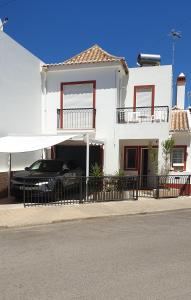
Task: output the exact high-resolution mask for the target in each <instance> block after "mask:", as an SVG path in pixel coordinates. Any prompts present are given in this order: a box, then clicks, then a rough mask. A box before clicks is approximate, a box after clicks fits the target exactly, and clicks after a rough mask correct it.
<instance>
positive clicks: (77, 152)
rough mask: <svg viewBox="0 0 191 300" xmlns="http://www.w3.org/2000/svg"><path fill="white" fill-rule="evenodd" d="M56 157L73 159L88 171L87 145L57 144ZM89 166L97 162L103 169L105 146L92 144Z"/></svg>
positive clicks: (72, 160)
mask: <svg viewBox="0 0 191 300" xmlns="http://www.w3.org/2000/svg"><path fill="white" fill-rule="evenodd" d="M55 158H56V159H62V160H64V161H71V162H73V163H74V164H75V165H77V166H79V167H80V168H81V169H82V170H83V171H84V175H85V173H86V146H85V145H75V146H68V145H64V146H63V145H57V146H55ZM89 162H90V163H89V168H90V173H91V167H92V166H93V165H95V163H97V164H98V165H99V166H100V167H101V169H102V170H103V146H101V145H99V146H97V145H90V159H89Z"/></svg>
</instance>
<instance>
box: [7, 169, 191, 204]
mask: <svg viewBox="0 0 191 300" xmlns="http://www.w3.org/2000/svg"><path fill="white" fill-rule="evenodd" d="M190 184H191V175H167V176H103V177H69V176H67V174H65V175H63V176H58V177H41V178H39V177H38V178H37V177H36V178H35V177H32V178H26V179H23V180H21V181H20V182H17V186H14V191H12V192H14V195H15V196H16V198H17V199H20V200H21V201H23V202H24V205H25V206H31V205H50V204H72V203H91V202H105V201H122V200H137V199H138V198H140V197H151V198H169V197H178V196H189V195H190V194H191V185H190Z"/></svg>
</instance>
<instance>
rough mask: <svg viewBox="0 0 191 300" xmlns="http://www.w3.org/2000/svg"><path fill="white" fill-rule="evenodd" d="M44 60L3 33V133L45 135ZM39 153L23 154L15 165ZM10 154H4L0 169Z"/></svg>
mask: <svg viewBox="0 0 191 300" xmlns="http://www.w3.org/2000/svg"><path fill="white" fill-rule="evenodd" d="M40 65H41V61H40V60H39V59H38V58H37V57H35V56H34V55H32V54H31V53H30V52H29V51H28V50H26V49H25V48H23V47H22V46H21V45H19V44H18V43H17V42H15V41H14V40H13V39H11V38H10V37H9V36H8V35H7V34H5V33H4V32H0V106H1V109H0V136H6V135H11V134H41V132H42V130H41V114H42V110H41V96H42V92H41V74H40ZM36 156H37V153H30V154H26V155H22V154H21V155H20V158H19V159H18V162H17V163H16V164H15V162H13V167H15V168H16V167H17V166H19V167H22V165H23V167H24V166H25V165H26V163H28V161H31V160H34V159H36ZM5 170H7V155H5V154H0V171H5Z"/></svg>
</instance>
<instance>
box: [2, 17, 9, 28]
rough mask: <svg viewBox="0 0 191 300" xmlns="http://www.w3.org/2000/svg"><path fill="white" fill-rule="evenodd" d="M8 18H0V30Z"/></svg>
mask: <svg viewBox="0 0 191 300" xmlns="http://www.w3.org/2000/svg"><path fill="white" fill-rule="evenodd" d="M8 20H9V19H8V18H7V17H5V18H4V19H3V21H1V20H0V21H1V22H0V30H3V26H4V25H5V24H6V23H7V22H8Z"/></svg>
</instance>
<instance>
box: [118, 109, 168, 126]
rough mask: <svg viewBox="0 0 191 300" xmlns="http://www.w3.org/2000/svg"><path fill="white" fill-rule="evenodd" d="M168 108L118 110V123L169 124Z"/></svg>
mask: <svg viewBox="0 0 191 300" xmlns="http://www.w3.org/2000/svg"><path fill="white" fill-rule="evenodd" d="M168 118H169V108H168V106H154V107H151V106H148V107H136V108H133V107H124V108H117V122H118V123H120V124H124V123H143V122H144V123H145V122H149V123H151V122H157V123H158V122H159V123H160V122H168Z"/></svg>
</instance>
